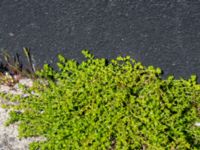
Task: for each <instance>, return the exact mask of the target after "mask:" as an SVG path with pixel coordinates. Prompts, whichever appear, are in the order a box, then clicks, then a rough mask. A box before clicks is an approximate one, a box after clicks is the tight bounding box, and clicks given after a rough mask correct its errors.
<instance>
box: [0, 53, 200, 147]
mask: <svg viewBox="0 0 200 150" xmlns="http://www.w3.org/2000/svg"><path fill="white" fill-rule="evenodd" d="M82 53H83V54H84V55H85V57H86V58H87V60H86V61H83V62H81V63H80V64H78V63H77V62H76V61H75V60H67V59H65V58H64V57H63V56H61V55H59V56H58V58H59V62H58V63H57V65H58V67H59V70H54V69H52V68H51V67H50V66H48V65H44V68H43V69H42V70H41V71H39V72H37V75H38V76H39V77H40V78H45V80H46V82H45V84H43V83H44V82H41V80H36V81H35V83H34V86H33V87H32V88H31V89H28V90H26V91H25V92H27V93H37V94H30V96H29V97H20V96H15V97H13V100H15V101H19V102H20V105H17V106H14V107H13V108H14V110H13V111H12V112H11V113H10V115H11V118H10V120H8V122H7V125H9V124H10V123H13V122H16V121H20V126H19V136H20V137H29V136H44V137H46V138H47V140H46V141H42V142H34V143H32V144H31V145H30V149H32V150H37V149H41V150H76V149H77V150H89V149H91V150H97V149H99V150H122V149H123V150H141V149H143V150H165V149H166V150H186V149H188V150H198V149H200V127H197V126H195V123H196V122H200V85H199V84H197V83H196V76H191V78H190V79H188V80H185V79H174V78H173V76H169V77H168V78H167V79H162V78H161V70H160V69H159V68H154V67H152V66H149V67H146V66H143V65H142V64H141V63H140V62H137V61H136V60H134V59H132V58H130V57H129V56H127V57H120V56H119V57H117V58H116V59H112V60H110V61H108V60H106V59H99V58H98V59H97V58H94V56H93V55H91V54H90V53H89V52H88V51H86V50H83V51H82ZM2 95H3V94H2ZM4 97H5V95H4ZM20 110H23V111H22V112H21V113H19V111H20Z"/></svg>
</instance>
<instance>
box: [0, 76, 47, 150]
mask: <svg viewBox="0 0 200 150" xmlns="http://www.w3.org/2000/svg"><path fill="white" fill-rule="evenodd" d="M20 83H21V84H23V83H24V84H26V85H27V86H31V85H32V81H31V80H30V79H23V80H21V81H20ZM15 87H18V86H17V85H16V86H15ZM0 92H10V93H13V94H22V92H21V91H20V90H19V89H13V88H10V87H8V86H5V85H0ZM2 103H9V104H14V103H11V102H8V101H6V100H3V99H2V98H1V99H0V104H2ZM9 111H10V110H7V109H3V108H1V107H0V150H28V145H29V143H31V142H33V141H38V140H45V138H42V137H37V138H36V137H34V138H23V139H21V140H20V139H19V138H18V131H17V128H18V124H19V123H15V124H12V125H10V126H8V127H6V126H5V125H4V123H5V121H6V120H7V119H8V118H9Z"/></svg>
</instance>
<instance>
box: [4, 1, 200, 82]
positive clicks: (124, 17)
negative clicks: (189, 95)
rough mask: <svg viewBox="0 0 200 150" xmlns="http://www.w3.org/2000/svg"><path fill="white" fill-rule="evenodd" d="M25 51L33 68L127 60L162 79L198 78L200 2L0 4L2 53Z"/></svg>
mask: <svg viewBox="0 0 200 150" xmlns="http://www.w3.org/2000/svg"><path fill="white" fill-rule="evenodd" d="M23 47H29V48H30V49H31V50H32V54H33V55H34V58H35V59H36V63H37V65H40V66H41V65H42V64H43V63H52V62H55V60H56V55H57V54H58V53H61V54H64V55H65V56H66V57H68V58H74V59H76V60H79V61H80V60H83V56H82V54H81V50H82V49H89V50H90V51H91V52H92V53H93V54H94V55H95V56H97V57H106V58H115V57H116V56H118V55H123V56H125V55H130V56H132V57H134V58H136V59H137V60H138V61H141V62H143V64H145V65H154V66H156V67H160V68H161V69H163V70H164V73H165V75H168V74H174V75H175V76H176V77H180V76H181V77H186V78H188V77H189V76H190V75H191V74H197V75H198V76H199V77H200V1H199V0H193V1H190V0H163V1H158V0H1V1H0V49H7V50H9V52H10V53H12V54H14V53H16V52H19V53H21V52H22V48H23Z"/></svg>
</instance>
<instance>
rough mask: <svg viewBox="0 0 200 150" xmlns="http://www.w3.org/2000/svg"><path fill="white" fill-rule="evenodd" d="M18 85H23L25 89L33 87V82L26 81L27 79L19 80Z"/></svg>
mask: <svg viewBox="0 0 200 150" xmlns="http://www.w3.org/2000/svg"><path fill="white" fill-rule="evenodd" d="M19 84H22V85H25V86H27V87H31V86H33V80H31V79H28V78H24V79H20V80H19Z"/></svg>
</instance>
